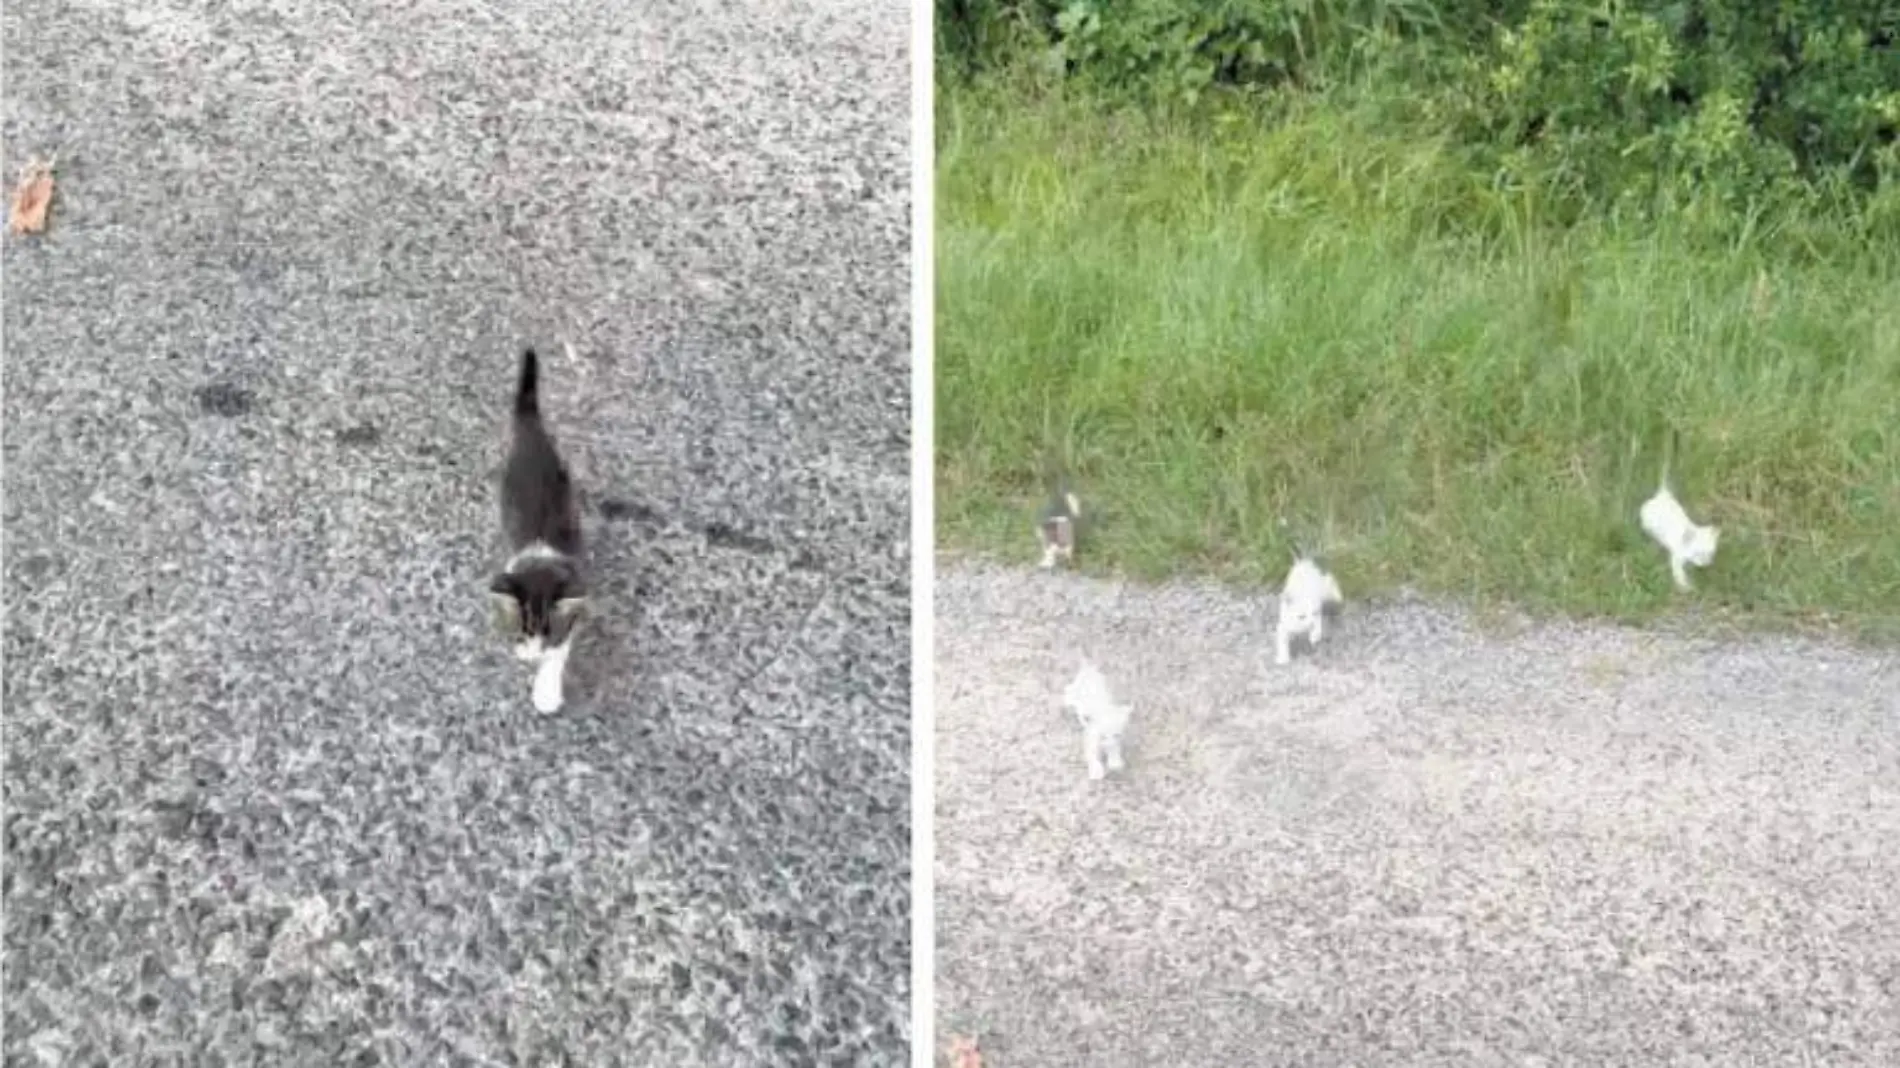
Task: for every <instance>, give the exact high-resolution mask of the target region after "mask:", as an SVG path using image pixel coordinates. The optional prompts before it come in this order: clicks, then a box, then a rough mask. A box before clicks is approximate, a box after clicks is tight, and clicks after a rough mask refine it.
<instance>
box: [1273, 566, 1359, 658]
mask: <svg viewBox="0 0 1900 1068" xmlns="http://www.w3.org/2000/svg"><path fill="white" fill-rule="evenodd" d="M1344 600H1345V598H1344V597H1343V596H1341V595H1340V592H1339V582H1338V581H1337V580H1335V579H1334V578H1333V576H1331V575H1329V574H1327V573H1326V572H1325V571H1324V570H1322V569H1321V568H1320V566H1319V565H1318V564H1316V563H1314V562H1313V560H1312V558H1311V557H1309V556H1305V555H1302V556H1300V558H1299V559H1297V560H1295V561H1293V569H1292V570H1291V571H1288V572H1287V574H1286V585H1285V586H1284V587H1282V588H1281V590H1280V623H1279V626H1277V627H1275V628H1274V633H1273V662H1274V663H1276V664H1287V663H1291V662H1292V660H1293V639H1294V638H1295V637H1297V636H1299V635H1302V634H1304V635H1305V636H1306V640H1307V641H1309V642H1312V643H1313V644H1314V645H1318V644H1319V640H1320V638H1321V637H1322V636H1324V634H1325V632H1326V606H1327V605H1329V604H1340V603H1341V602H1343V601H1344Z"/></svg>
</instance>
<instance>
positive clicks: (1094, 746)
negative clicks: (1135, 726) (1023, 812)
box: [1062, 660, 1133, 779]
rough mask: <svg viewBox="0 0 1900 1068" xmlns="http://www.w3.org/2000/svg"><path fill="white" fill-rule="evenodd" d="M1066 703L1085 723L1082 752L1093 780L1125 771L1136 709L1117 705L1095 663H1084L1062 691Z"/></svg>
mask: <svg viewBox="0 0 1900 1068" xmlns="http://www.w3.org/2000/svg"><path fill="white" fill-rule="evenodd" d="M1062 703H1063V705H1064V706H1065V707H1067V708H1068V709H1070V710H1071V711H1073V712H1074V713H1075V718H1076V719H1077V720H1078V721H1079V722H1080V723H1081V724H1082V753H1083V758H1084V760H1086V761H1087V763H1088V769H1089V778H1090V779H1100V778H1103V777H1105V776H1107V774H1108V773H1109V772H1111V771H1120V770H1122V768H1123V767H1124V766H1125V765H1124V764H1123V762H1122V735H1124V734H1125V733H1127V731H1128V718H1129V715H1130V713H1131V712H1132V711H1133V709H1131V708H1130V707H1129V706H1128V705H1122V704H1116V703H1115V698H1114V696H1113V695H1112V694H1110V693H1109V690H1108V679H1107V677H1105V676H1104V675H1103V674H1102V672H1101V671H1100V670H1099V669H1098V668H1096V666H1095V665H1094V664H1091V663H1089V662H1088V661H1087V660H1084V661H1082V667H1081V670H1079V671H1077V672H1076V674H1075V680H1074V681H1073V682H1070V683H1069V685H1068V688H1067V689H1065V690H1063V691H1062Z"/></svg>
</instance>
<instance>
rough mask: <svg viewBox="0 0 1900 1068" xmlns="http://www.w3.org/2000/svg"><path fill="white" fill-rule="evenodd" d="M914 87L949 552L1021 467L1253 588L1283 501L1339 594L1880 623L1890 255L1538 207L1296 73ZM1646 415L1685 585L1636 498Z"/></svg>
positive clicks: (1165, 566)
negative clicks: (1278, 103)
mask: <svg viewBox="0 0 1900 1068" xmlns="http://www.w3.org/2000/svg"><path fill="white" fill-rule="evenodd" d="M938 101H939V103H938V120H937V125H938V150H937V175H938V179H937V180H938V194H937V204H938V221H937V231H936V254H937V267H936V270H937V312H936V314H937V324H936V397H937V399H936V410H937V427H936V435H937V444H936V451H937V456H936V469H937V479H938V487H937V509H938V516H939V521H938V526H939V537H940V540H941V542H942V544H943V545H944V547H945V548H946V549H948V550H950V551H952V552H963V553H969V552H976V553H980V554H985V555H1001V556H1003V557H1005V558H1008V559H1020V560H1022V561H1024V562H1027V561H1028V560H1029V559H1030V558H1031V554H1032V553H1033V551H1034V538H1033V532H1032V527H1031V523H1032V517H1033V515H1034V511H1035V508H1036V507H1037V505H1038V504H1039V502H1040V498H1041V496H1042V494H1043V493H1044V492H1045V488H1044V482H1043V476H1042V473H1041V472H1042V469H1043V465H1044V463H1045V458H1050V459H1054V460H1056V461H1057V462H1060V463H1062V464H1063V465H1065V466H1066V467H1067V468H1068V469H1069V470H1070V471H1072V472H1073V473H1074V476H1075V479H1076V484H1077V488H1078V490H1079V492H1080V493H1081V495H1082V496H1083V499H1084V506H1085V508H1087V507H1088V506H1090V505H1093V513H1092V516H1091V518H1092V519H1094V522H1093V524H1092V525H1091V529H1089V530H1087V531H1085V533H1084V537H1085V540H1084V542H1083V544H1082V546H1081V548H1080V550H1079V552H1078V562H1079V563H1080V565H1081V566H1082V567H1083V568H1084V569H1085V570H1090V571H1119V572H1124V573H1127V574H1130V575H1132V576H1135V577H1138V578H1142V579H1160V578H1164V577H1168V576H1173V575H1181V574H1194V573H1202V574H1212V575H1213V576H1215V577H1218V578H1222V579H1225V580H1229V581H1234V582H1238V583H1242V584H1263V583H1264V584H1272V583H1277V582H1278V581H1279V579H1280V578H1281V576H1282V575H1283V574H1284V572H1285V569H1286V567H1287V564H1288V563H1289V562H1290V557H1289V553H1290V546H1289V544H1288V539H1287V537H1286V532H1285V530H1283V528H1282V527H1281V526H1280V520H1281V518H1282V517H1285V518H1286V519H1288V520H1289V521H1290V522H1291V524H1292V527H1291V529H1292V531H1293V532H1294V533H1295V534H1299V535H1301V536H1303V537H1304V538H1305V539H1306V540H1309V541H1312V542H1316V543H1317V544H1318V545H1319V547H1320V549H1321V551H1322V552H1323V553H1325V555H1326V556H1327V558H1328V560H1329V562H1330V563H1331V564H1332V565H1333V566H1334V567H1335V569H1336V570H1337V571H1338V572H1339V574H1340V576H1341V580H1342V582H1343V583H1344V584H1345V585H1346V587H1347V596H1348V597H1349V598H1351V597H1355V596H1357V597H1360V598H1364V597H1366V596H1367V595H1369V594H1377V593H1379V592H1381V591H1386V590H1390V589H1393V588H1396V587H1398V586H1401V585H1406V586H1411V587H1413V588H1416V589H1418V590H1420V591H1422V592H1427V593H1433V594H1439V595H1450V596H1455V597H1459V598H1463V599H1467V600H1471V601H1475V602H1478V603H1494V604H1495V603H1508V604H1511V605H1514V606H1516V607H1520V608H1524V609H1527V610H1529V611H1531V612H1533V613H1536V614H1549V613H1561V614H1576V615H1584V616H1597V617H1607V618H1612V619H1620V620H1625V621H1642V620H1648V619H1654V618H1657V617H1658V616H1659V615H1662V614H1664V613H1666V612H1668V611H1670V610H1671V609H1672V608H1675V607H1681V606H1686V605H1693V606H1695V608H1694V611H1696V612H1699V613H1704V614H1705V616H1707V617H1709V618H1713V617H1723V618H1727V619H1731V620H1735V621H1738V622H1741V623H1743V624H1745V625H1749V626H1754V625H1760V624H1769V625H1775V626H1787V625H1795V626H1801V627H1804V628H1805V627H1809V626H1821V627H1826V628H1828V629H1837V630H1839V631H1841V632H1843V633H1845V634H1848V635H1852V636H1860V637H1876V638H1880V639H1883V640H1890V639H1893V638H1896V637H1900V250H1894V249H1877V248H1873V247H1870V246H1869V245H1868V244H1867V243H1864V242H1861V243H1856V241H1855V240H1854V239H1853V236H1852V234H1851V233H1850V232H1847V228H1848V226H1849V225H1850V224H1848V223H1846V222H1843V223H1841V224H1840V225H1839V226H1838V227H1836V230H1835V231H1834V232H1830V231H1829V230H1828V227H1829V226H1831V225H1834V224H1833V223H1831V222H1830V221H1829V220H1827V219H1824V218H1809V219H1801V220H1796V222H1797V223H1798V224H1799V225H1793V224H1789V225H1785V226H1784V227H1783V228H1781V229H1779V230H1777V231H1775V232H1774V233H1772V234H1771V233H1768V232H1766V231H1764V232H1762V233H1759V234H1757V235H1756V236H1755V237H1753V238H1749V237H1747V236H1746V235H1744V237H1742V238H1740V239H1737V240H1734V241H1732V242H1729V243H1728V244H1726V245H1721V246H1717V245H1715V244H1713V243H1712V242H1710V240H1709V239H1708V238H1707V237H1706V236H1702V237H1698V236H1696V234H1695V233H1692V232H1691V231H1690V229H1689V228H1688V227H1684V228H1683V230H1682V231H1681V232H1677V231H1675V230H1673V229H1671V228H1668V227H1653V226H1639V225H1633V224H1632V225H1617V224H1615V223H1613V222H1610V221H1607V220H1589V219H1586V220H1585V221H1584V222H1582V223H1578V224H1575V225H1569V226H1562V227H1560V226H1556V225H1552V224H1546V223H1543V222H1541V221H1539V219H1538V218H1537V208H1536V204H1535V203H1534V198H1533V197H1530V196H1528V195H1526V196H1524V197H1523V198H1521V202H1520V200H1519V199H1517V198H1514V197H1513V195H1512V194H1511V193H1510V192H1509V191H1508V190H1506V191H1500V190H1497V189H1495V188H1492V183H1489V182H1488V179H1486V178H1484V177H1483V176H1480V175H1476V174H1473V173H1470V171H1469V170H1468V169H1467V168H1466V167H1465V166H1464V165H1463V164H1462V163H1461V162H1460V160H1459V158H1458V157H1457V154H1456V153H1455V152H1453V151H1452V150H1451V149H1449V148H1448V147H1447V145H1446V144H1445V143H1444V142H1443V141H1442V140H1441V139H1436V138H1433V137H1430V136H1428V135H1425V134H1420V133H1417V132H1415V131H1411V130H1408V129H1405V128H1398V129H1390V128H1384V127H1382V126H1381V125H1380V124H1379V122H1378V121H1377V118H1376V113H1374V112H1371V111H1365V110H1355V109H1353V108H1351V107H1347V106H1334V105H1330V104H1328V103H1327V102H1325V101H1324V100H1315V101H1311V102H1309V103H1305V104H1300V103H1295V104H1292V105H1290V106H1286V107H1284V108H1283V109H1282V111H1281V113H1280V114H1278V115H1277V116H1276V117H1275V118H1274V119H1273V120H1272V121H1270V122H1269V121H1264V120H1263V119H1262V117H1261V116H1259V115H1256V114H1249V113H1247V112H1245V111H1241V110H1230V111H1227V112H1222V113H1217V114H1214V115H1213V116H1211V117H1204V118H1200V119H1196V120H1167V119H1161V118H1157V117H1153V116H1139V115H1134V114H1131V113H1128V112H1114V111H1110V110H1108V109H1105V108H1097V107H1093V106H1090V105H1089V104H1087V103H1086V102H1078V101H1076V100H1074V99H1068V100H1065V99H1062V98H1060V97H1059V96H1048V97H1042V98H1040V99H1038V98H1033V97H1031V96H1029V95H1024V94H1011V93H1006V92H997V91H995V90H994V89H986V88H982V87H979V88H976V89H952V90H940V92H939V96H938ZM1797 233H1806V234H1808V235H1810V237H1811V236H1812V235H1815V234H1820V235H1822V236H1823V237H1828V238H1830V239H1829V240H1827V241H1826V242H1825V244H1824V245H1818V246H1817V244H1816V243H1815V242H1814V241H1813V240H1811V239H1810V240H1801V239H1799V238H1797V236H1795V235H1796V234H1797ZM1672 424H1673V425H1675V426H1677V427H1679V428H1680V430H1681V432H1682V435H1683V453H1682V455H1680V456H1679V457H1678V458H1677V460H1676V466H1675V472H1674V481H1675V482H1676V484H1677V486H1678V489H1679V492H1680V493H1681V495H1682V496H1683V498H1684V500H1685V502H1686V503H1687V505H1688V507H1689V509H1690V511H1691V513H1692V514H1693V515H1695V516H1696V518H1697V519H1699V520H1700V521H1702V522H1708V523H1716V524H1719V525H1720V526H1721V527H1722V545H1721V551H1720V554H1719V555H1718V557H1717V560H1716V563H1715V566H1714V567H1712V568H1710V569H1708V570H1706V571H1703V572H1699V573H1697V574H1696V576H1695V578H1696V584H1697V589H1696V592H1695V593H1694V594H1693V595H1688V596H1678V595H1676V594H1675V593H1673V591H1672V590H1671V588H1670V584H1669V576H1668V568H1667V564H1666V561H1665V558H1664V556H1663V554H1662V552H1661V550H1659V549H1658V548H1657V547H1655V546H1654V545H1653V544H1651V543H1649V542H1648V541H1646V540H1645V539H1644V538H1643V536H1642V534H1641V531H1640V530H1639V528H1638V527H1637V525H1636V514H1635V513H1636V509H1637V507H1638V505H1639V504H1640V503H1641V502H1642V500H1643V498H1644V497H1646V496H1647V495H1648V494H1649V493H1650V492H1651V491H1652V490H1653V489H1654V486H1655V482H1656V477H1657V474H1658V470H1659V466H1660V462H1661V450H1662V444H1663V441H1664V439H1665V436H1666V433H1667V427H1668V426H1670V425H1672Z"/></svg>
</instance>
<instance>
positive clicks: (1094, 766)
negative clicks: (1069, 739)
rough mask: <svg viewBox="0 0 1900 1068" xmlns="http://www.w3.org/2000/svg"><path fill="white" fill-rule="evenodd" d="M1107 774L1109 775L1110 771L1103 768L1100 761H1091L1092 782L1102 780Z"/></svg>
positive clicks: (1090, 774) (1090, 773)
mask: <svg viewBox="0 0 1900 1068" xmlns="http://www.w3.org/2000/svg"><path fill="white" fill-rule="evenodd" d="M1107 774H1108V769H1107V768H1104V767H1102V765H1101V762H1100V761H1095V760H1091V761H1089V778H1090V779H1091V780H1095V779H1100V778H1102V777H1103V776H1105V775H1107Z"/></svg>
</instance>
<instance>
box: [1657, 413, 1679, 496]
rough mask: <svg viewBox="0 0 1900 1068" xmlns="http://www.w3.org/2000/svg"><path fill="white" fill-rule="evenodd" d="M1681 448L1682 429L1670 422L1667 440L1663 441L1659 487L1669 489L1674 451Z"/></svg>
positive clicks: (1674, 457)
mask: <svg viewBox="0 0 1900 1068" xmlns="http://www.w3.org/2000/svg"><path fill="white" fill-rule="evenodd" d="M1681 449H1682V431H1681V430H1680V429H1678V428H1677V427H1676V426H1675V425H1674V424H1673V423H1672V424H1670V427H1669V440H1667V441H1665V442H1663V461H1662V477H1661V478H1660V479H1659V480H1658V482H1657V485H1658V487H1659V488H1661V489H1665V490H1667V489H1669V475H1670V472H1671V471H1672V470H1673V469H1674V468H1675V466H1676V453H1677V452H1679V451H1681Z"/></svg>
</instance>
